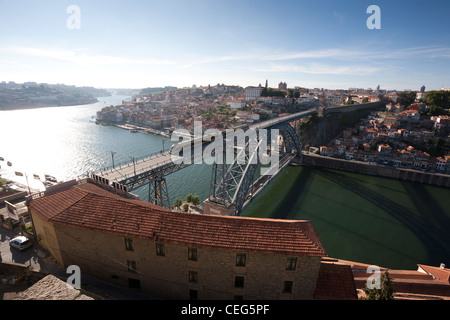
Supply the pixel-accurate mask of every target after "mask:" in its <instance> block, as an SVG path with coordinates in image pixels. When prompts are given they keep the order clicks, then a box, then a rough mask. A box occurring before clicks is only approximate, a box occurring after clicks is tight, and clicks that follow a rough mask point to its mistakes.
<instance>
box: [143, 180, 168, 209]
mask: <svg viewBox="0 0 450 320" xmlns="http://www.w3.org/2000/svg"><path fill="white" fill-rule="evenodd" d="M148 202H150V203H153V204H155V205H157V206H160V207H164V208H167V209H169V210H170V209H171V208H170V200H169V191H168V190H167V183H166V178H164V177H162V178H156V179H153V180H150V181H149V183H148Z"/></svg>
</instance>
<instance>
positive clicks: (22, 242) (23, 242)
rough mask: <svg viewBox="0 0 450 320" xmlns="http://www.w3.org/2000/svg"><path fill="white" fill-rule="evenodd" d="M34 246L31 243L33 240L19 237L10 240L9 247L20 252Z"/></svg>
mask: <svg viewBox="0 0 450 320" xmlns="http://www.w3.org/2000/svg"><path fill="white" fill-rule="evenodd" d="M32 245H33V243H32V242H31V240H30V239H28V238H27V237H25V236H18V237H15V238H14V239H11V240H9V246H10V247H12V248H16V249H18V250H19V251H22V250H25V249H27V248H29V247H31V246H32Z"/></svg>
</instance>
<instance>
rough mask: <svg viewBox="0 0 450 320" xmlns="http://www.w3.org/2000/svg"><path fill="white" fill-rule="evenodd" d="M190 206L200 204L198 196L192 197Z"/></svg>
mask: <svg viewBox="0 0 450 320" xmlns="http://www.w3.org/2000/svg"><path fill="white" fill-rule="evenodd" d="M192 204H193V205H194V206H196V205H198V204H200V199H199V197H198V196H193V197H192Z"/></svg>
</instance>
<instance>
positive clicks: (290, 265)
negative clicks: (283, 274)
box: [286, 258, 297, 270]
mask: <svg viewBox="0 0 450 320" xmlns="http://www.w3.org/2000/svg"><path fill="white" fill-rule="evenodd" d="M296 265H297V258H287V263H286V270H295V267H296Z"/></svg>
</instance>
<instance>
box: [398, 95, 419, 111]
mask: <svg viewBox="0 0 450 320" xmlns="http://www.w3.org/2000/svg"><path fill="white" fill-rule="evenodd" d="M414 101H416V92H415V91H403V92H400V93H398V94H397V103H400V104H401V105H402V106H406V107H407V106H409V105H411V104H413V103H414Z"/></svg>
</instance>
